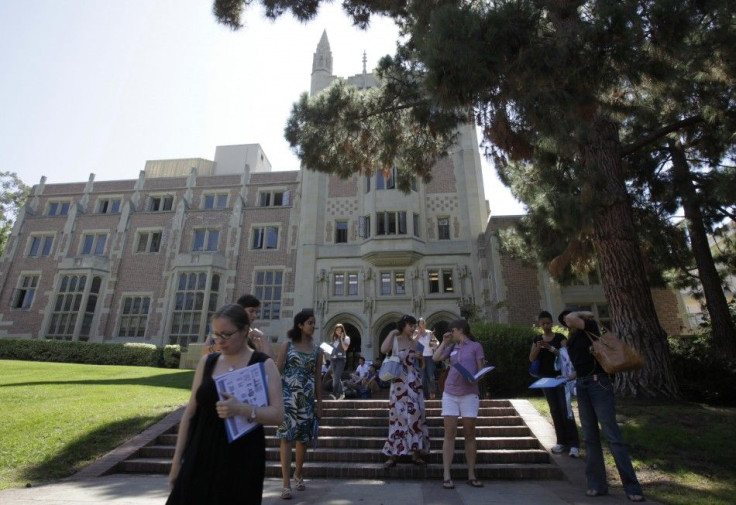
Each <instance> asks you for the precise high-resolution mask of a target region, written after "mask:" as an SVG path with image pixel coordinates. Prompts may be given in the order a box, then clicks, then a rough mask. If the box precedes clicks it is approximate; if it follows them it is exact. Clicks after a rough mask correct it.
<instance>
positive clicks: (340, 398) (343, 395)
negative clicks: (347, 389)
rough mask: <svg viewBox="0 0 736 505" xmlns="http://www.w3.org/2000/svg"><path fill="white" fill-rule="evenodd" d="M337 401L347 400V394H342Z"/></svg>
mask: <svg viewBox="0 0 736 505" xmlns="http://www.w3.org/2000/svg"><path fill="white" fill-rule="evenodd" d="M337 399H338V400H344V399H345V393H342V394H341V395H340V396H339V397H338V398H337Z"/></svg>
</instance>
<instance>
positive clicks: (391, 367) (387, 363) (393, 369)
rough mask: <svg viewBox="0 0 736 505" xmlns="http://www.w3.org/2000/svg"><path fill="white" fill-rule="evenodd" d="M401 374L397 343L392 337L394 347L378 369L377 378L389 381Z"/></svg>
mask: <svg viewBox="0 0 736 505" xmlns="http://www.w3.org/2000/svg"><path fill="white" fill-rule="evenodd" d="M400 375H401V358H399V343H398V342H397V341H396V338H395V337H394V348H393V349H392V351H391V356H388V357H386V359H384V360H383V363H381V369H380V370H378V378H379V379H381V380H382V381H386V382H391V381H392V380H394V379H396V378H398V377H399V376H400Z"/></svg>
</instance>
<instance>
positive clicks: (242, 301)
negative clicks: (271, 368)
mask: <svg viewBox="0 0 736 505" xmlns="http://www.w3.org/2000/svg"><path fill="white" fill-rule="evenodd" d="M235 303H237V304H238V305H240V306H241V307H243V308H244V309H245V312H246V313H247V314H248V317H249V318H250V324H251V329H250V333H248V340H250V344H251V347H253V348H254V349H255V350H256V351H259V352H262V353H264V354H268V355H269V356H270V357H271V358H275V357H276V355H275V354H274V352H273V347H271V342H269V341H268V337H266V336H265V335H264V334H263V332H262V331H261V330H259V329H258V328H255V327H253V325H254V324H255V322H256V319H258V313H259V312H260V310H261V301H260V300H259V299H258V298H256V297H255V296H253V295H249V294H245V295H243V296H241V297H240V298H238V301H237V302H235Z"/></svg>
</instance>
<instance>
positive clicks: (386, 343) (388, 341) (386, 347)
mask: <svg viewBox="0 0 736 505" xmlns="http://www.w3.org/2000/svg"><path fill="white" fill-rule="evenodd" d="M398 335H399V330H391V333H389V334H388V335H387V336H386V338H385V339H383V343H382V344H381V354H388V353H389V352H391V349H393V348H394V339H395V338H398Z"/></svg>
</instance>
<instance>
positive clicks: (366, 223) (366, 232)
mask: <svg viewBox="0 0 736 505" xmlns="http://www.w3.org/2000/svg"><path fill="white" fill-rule="evenodd" d="M358 236H359V237H360V238H370V236H371V216H360V217H358Z"/></svg>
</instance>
